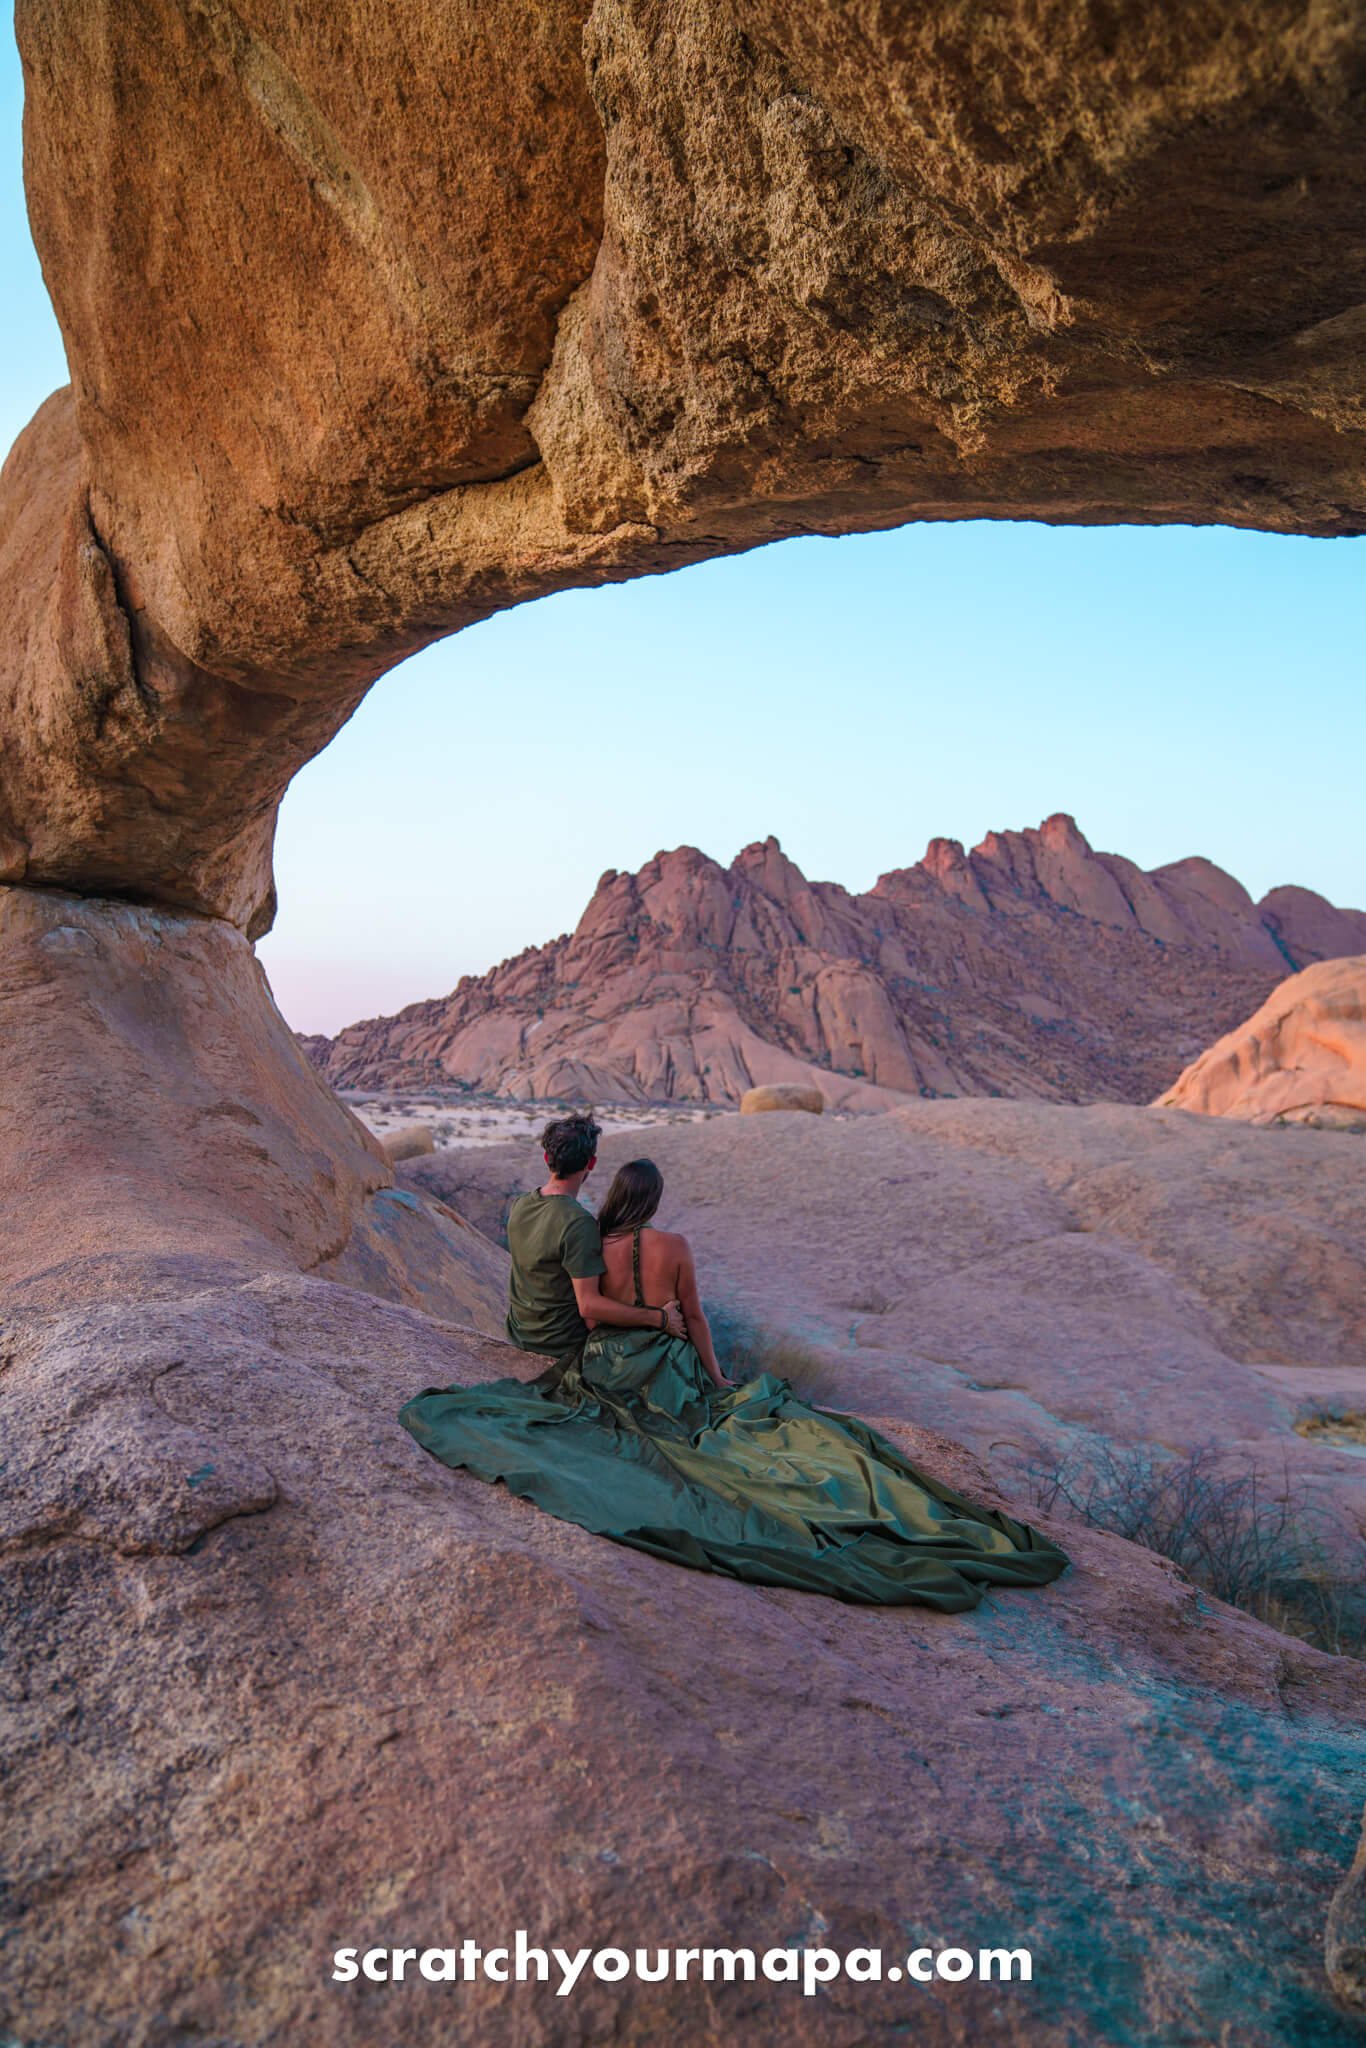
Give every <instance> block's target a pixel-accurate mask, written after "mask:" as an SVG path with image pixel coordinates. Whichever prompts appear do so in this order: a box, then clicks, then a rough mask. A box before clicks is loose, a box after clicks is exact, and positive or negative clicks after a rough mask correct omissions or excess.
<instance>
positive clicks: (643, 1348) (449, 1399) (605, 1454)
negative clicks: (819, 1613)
mask: <svg viewBox="0 0 1366 2048" xmlns="http://www.w3.org/2000/svg"><path fill="white" fill-rule="evenodd" d="M663 1189H664V1180H663V1176H662V1174H661V1173H660V1171H659V1169H658V1167H657V1166H655V1165H654V1164H653V1162H652V1161H650V1160H648V1159H635V1160H632V1161H631V1163H630V1164H629V1165H628V1166H623V1167H622V1169H621V1171H620V1172H619V1173H618V1174H617V1177H616V1179H615V1180H614V1181H613V1183H612V1186H611V1188H610V1189H609V1191H608V1194H607V1199H606V1201H605V1202H604V1203H603V1205H602V1210H601V1213H600V1215H599V1218H598V1226H599V1229H600V1231H601V1235H602V1257H603V1262H604V1263H605V1265H606V1268H607V1270H606V1272H605V1273H604V1274H603V1275H602V1277H601V1280H600V1281H599V1283H598V1284H599V1286H600V1289H601V1292H602V1293H603V1294H604V1295H605V1296H606V1297H607V1298H608V1299H609V1300H611V1301H613V1302H617V1303H629V1304H631V1305H633V1306H635V1307H639V1308H642V1309H644V1308H654V1309H659V1310H663V1309H665V1308H667V1306H668V1304H670V1303H671V1302H673V1301H675V1300H677V1301H678V1302H681V1304H682V1308H683V1314H684V1317H685V1319H686V1322H687V1326H688V1335H687V1336H686V1337H677V1336H673V1335H671V1334H670V1333H669V1331H668V1330H667V1329H660V1328H645V1327H636V1328H623V1327H620V1326H610V1325H608V1324H606V1323H603V1322H597V1323H596V1324H595V1326H594V1327H593V1328H592V1329H591V1330H590V1333H589V1336H588V1339H587V1341H586V1343H585V1344H584V1345H583V1346H582V1349H581V1350H580V1352H579V1353H578V1354H577V1355H575V1356H572V1357H570V1358H568V1359H566V1360H565V1361H563V1362H562V1364H561V1365H560V1367H559V1368H558V1369H557V1371H556V1372H554V1373H547V1374H543V1375H542V1376H541V1377H540V1378H539V1379H538V1380H534V1381H529V1382H528V1381H524V1380H517V1379H504V1380H495V1381H493V1382H492V1383H491V1384H488V1385H484V1386H475V1387H450V1388H447V1389H445V1390H444V1391H442V1390H439V1389H430V1390H429V1391H428V1392H426V1393H424V1394H420V1395H418V1396H417V1398H416V1399H415V1400H412V1401H410V1402H409V1403H408V1404H407V1406H406V1407H405V1408H404V1409H403V1410H402V1413H401V1415H400V1418H399V1419H400V1420H401V1421H402V1423H403V1424H404V1426H405V1428H407V1429H409V1430H410V1431H411V1432H412V1434H413V1436H414V1437H415V1438H416V1439H417V1441H418V1442H419V1443H420V1444H422V1445H423V1446H424V1447H425V1448H426V1449H427V1450H429V1451H430V1452H432V1454H433V1456H435V1457H438V1458H440V1459H441V1460H442V1461H443V1462H444V1463H445V1464H448V1465H457V1466H463V1467H465V1468H466V1469H467V1470H469V1471H471V1472H474V1473H477V1474H478V1476H479V1477H480V1478H481V1479H486V1480H497V1479H501V1480H502V1481H503V1482H504V1484H505V1485H507V1486H508V1487H509V1488H510V1489H511V1490H512V1491H513V1492H514V1493H519V1494H522V1495H523V1496H525V1498H527V1499H528V1500H533V1501H535V1502H536V1503H537V1504H538V1506H540V1507H542V1508H544V1509H546V1510H547V1512H548V1513H550V1514H553V1515H558V1516H559V1517H560V1518H561V1519H562V1520H564V1521H569V1522H577V1523H578V1524H579V1525H580V1527H582V1528H584V1529H590V1530H593V1531H594V1532H595V1533H596V1534H598V1535H601V1536H610V1537H611V1538H612V1539H613V1540H614V1541H616V1542H618V1543H627V1544H630V1545H631V1546H632V1547H633V1548H635V1549H637V1550H646V1551H649V1552H650V1553H651V1554H652V1555H654V1556H656V1557H662V1558H668V1559H670V1560H672V1561H673V1562H674V1563H676V1564H684V1565H691V1566H693V1567H694V1568H696V1569H697V1570H699V1571H712V1572H724V1573H726V1574H728V1575H729V1576H730V1577H732V1578H737V1579H752V1580H755V1581H757V1582H758V1583H760V1584H762V1585H769V1586H793V1587H799V1588H802V1589H804V1590H806V1591H809V1592H815V1593H829V1594H833V1595H834V1596H835V1597H836V1598H837V1599H841V1600H852V1601H863V1602H868V1603H873V1604H880V1605H903V1604H908V1603H918V1604H921V1605H924V1606H928V1607H937V1608H941V1609H943V1610H945V1611H947V1612H956V1611H959V1610H961V1609H963V1608H968V1607H975V1606H976V1604H977V1602H978V1600H979V1599H980V1598H981V1596H982V1592H983V1589H984V1588H985V1587H987V1586H989V1585H997V1586H1041V1585H1045V1584H1047V1582H1048V1581H1049V1580H1051V1579H1055V1578H1057V1577H1058V1575H1059V1573H1060V1572H1063V1571H1065V1570H1066V1568H1067V1563H1068V1560H1067V1558H1066V1557H1065V1556H1064V1554H1063V1552H1062V1551H1061V1550H1059V1549H1057V1548H1056V1546H1055V1545H1053V1544H1051V1543H1049V1542H1048V1541H1047V1540H1046V1539H1045V1538H1044V1537H1042V1536H1040V1535H1039V1534H1038V1533H1037V1531H1035V1530H1033V1529H1031V1528H1029V1527H1027V1526H1026V1525H1025V1524H1024V1523H1022V1522H1016V1521H1013V1520H1012V1519H1011V1518H1010V1517H1009V1516H1007V1515H1004V1514H1001V1513H999V1512H998V1511H997V1510H995V1509H990V1508H978V1507H974V1506H973V1505H972V1504H971V1503H970V1502H969V1501H967V1500H965V1499H963V1498H962V1496H961V1495H959V1494H956V1493H954V1492H952V1491H951V1490H950V1489H949V1488H948V1487H946V1486H943V1485H941V1484H940V1482H939V1481H938V1480H935V1479H931V1478H929V1477H927V1476H926V1475H925V1474H924V1473H922V1472H920V1471H918V1470H917V1468H916V1467H915V1466H914V1465H912V1464H911V1463H910V1462H909V1460H908V1459H906V1458H905V1457H903V1456H902V1454H901V1452H900V1451H898V1450H897V1448H896V1446H895V1445H894V1444H892V1443H890V1442H889V1441H888V1440H887V1438H886V1437H884V1436H881V1435H879V1434H878V1432H877V1431H876V1430H873V1429H870V1428H869V1427H868V1425H867V1424H866V1423H863V1422H860V1421H859V1420H857V1418H856V1417H854V1416H851V1415H837V1414H832V1413H830V1412H829V1411H827V1410H825V1409H820V1408H814V1407H812V1406H810V1405H809V1404H808V1403H807V1402H805V1401H803V1400H801V1399H800V1398H799V1396H798V1395H797V1394H795V1393H794V1392H793V1390H792V1388H791V1386H790V1385H789V1384H788V1382H787V1381H786V1380H785V1379H779V1378H777V1377H775V1375H773V1374H772V1373H761V1374H760V1375H759V1376H758V1378H756V1379H752V1380H749V1381H747V1382H746V1383H745V1384H744V1385H742V1386H735V1385H733V1384H732V1382H731V1381H730V1380H729V1379H728V1378H727V1376H726V1374H725V1373H724V1372H723V1370H722V1368H721V1366H720V1364H719V1362H718V1360H717V1357H716V1351H715V1347H714V1346H713V1344H712V1338H711V1330H710V1328H709V1326H708V1323H707V1318H706V1314H705V1311H704V1310H703V1306H702V1301H701V1297H700V1295H699V1293H698V1287H697V1274H696V1269H695V1267H694V1264H693V1257H692V1253H691V1251H690V1250H689V1247H688V1241H687V1239H686V1238H684V1237H680V1236H679V1235H678V1234H677V1233H676V1232H673V1231H664V1230H657V1229H655V1228H654V1227H653V1222H652V1219H653V1217H654V1215H655V1212H656V1211H657V1209H658V1207H659V1201H660V1197H661V1195H662V1193H663Z"/></svg>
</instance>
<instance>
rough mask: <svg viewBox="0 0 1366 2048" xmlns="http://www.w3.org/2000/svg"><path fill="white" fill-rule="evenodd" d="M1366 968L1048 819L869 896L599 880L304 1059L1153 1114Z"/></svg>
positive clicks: (754, 852) (927, 866)
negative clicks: (1308, 984) (1193, 1072)
mask: <svg viewBox="0 0 1366 2048" xmlns="http://www.w3.org/2000/svg"><path fill="white" fill-rule="evenodd" d="M1361 951H1366V916H1363V914H1362V913H1361V912H1360V911H1355V910H1341V909H1338V908H1337V907H1336V906H1335V905H1333V904H1331V903H1329V902H1328V901H1327V900H1326V899H1325V898H1323V897H1321V896H1318V895H1316V894H1315V893H1314V892H1313V891H1312V890H1307V889H1301V888H1296V887H1294V886H1293V885H1286V886H1284V887H1282V888H1279V889H1276V890H1273V891H1271V892H1270V894H1269V895H1268V896H1267V897H1266V898H1265V899H1264V901H1263V903H1262V904H1260V905H1259V904H1255V903H1254V902H1253V901H1252V898H1251V897H1250V896H1249V894H1248V892H1247V890H1246V889H1244V888H1243V886H1242V884H1241V883H1240V882H1238V881H1236V880H1235V879H1234V878H1233V877H1232V876H1231V875H1228V874H1226V873H1225V872H1224V871H1223V869H1221V868H1219V867H1217V866H1216V865H1215V864H1214V862H1212V861H1210V860H1207V859H1204V858H1203V857H1201V856H1191V857H1189V858H1187V859H1184V860H1178V861H1172V862H1168V863H1167V864H1165V865H1164V866H1161V867H1158V868H1154V869H1152V870H1150V871H1145V870H1144V869H1142V868H1140V867H1138V866H1137V865H1136V863H1134V862H1133V861H1130V860H1127V859H1125V858H1124V856H1123V855H1120V854H1110V853H1102V852H1097V851H1096V849H1095V848H1094V847H1093V846H1092V844H1091V842H1090V841H1089V839H1088V838H1087V837H1086V835H1085V833H1084V832H1083V831H1082V830H1081V828H1080V826H1079V825H1078V824H1077V821H1076V819H1075V818H1074V817H1073V816H1072V815H1071V814H1070V813H1069V812H1066V811H1055V812H1054V813H1052V815H1051V816H1049V817H1047V818H1045V819H1044V820H1043V821H1042V822H1041V823H1040V824H1039V825H1037V826H1030V827H1026V828H1025V829H1023V830H1021V831H1000V832H989V833H987V834H986V835H985V837H984V838H983V839H982V840H981V842H980V843H979V844H978V845H977V846H975V847H974V848H973V849H972V851H971V852H968V851H966V850H965V848H964V846H963V844H962V842H961V841H959V840H956V839H947V838H935V839H931V840H930V842H929V844H928V846H927V848H926V850H925V853H924V855H923V856H922V858H921V859H920V860H919V861H917V862H916V863H914V864H913V865H912V866H910V867H906V868H896V869H892V870H890V871H889V872H888V873H887V874H885V875H883V876H881V877H880V878H879V879H878V881H877V883H876V884H875V885H874V887H873V888H872V889H871V890H870V891H868V892H867V893H866V894H863V895H857V894H853V893H851V892H850V891H849V890H847V889H845V888H842V887H841V886H840V885H838V884H837V883H831V882H811V881H809V880H808V879H807V877H806V876H805V875H804V874H803V873H802V870H801V869H800V868H799V867H798V865H797V864H796V862H795V861H793V860H792V859H791V858H790V857H789V856H788V855H787V854H786V853H784V851H783V849H782V847H781V845H780V843H779V841H778V840H777V838H776V837H774V836H772V835H770V836H769V837H767V838H765V839H757V840H754V841H752V842H751V843H750V844H749V845H748V846H745V847H742V848H741V850H740V852H739V853H737V854H736V856H735V858H734V859H733V860H732V861H731V863H730V865H729V867H724V866H722V865H721V863H720V862H719V861H717V860H715V859H713V858H712V857H711V856H710V855H709V854H706V853H704V852H703V851H702V850H701V849H700V848H698V847H696V846H678V847H673V848H670V849H667V850H661V851H660V852H658V853H656V854H655V855H654V856H653V857H652V858H651V859H650V860H648V861H646V862H645V863H644V865H643V866H642V867H641V868H639V869H638V870H637V871H636V872H635V873H631V872H629V871H621V870H618V869H615V868H608V869H607V870H606V871H605V872H604V873H603V875H602V876H601V877H600V879H599V881H598V885H597V887H596V889H595V890H594V892H593V895H592V897H591V899H590V901H589V903H588V904H587V906H586V908H585V910H584V913H583V916H582V917H581V918H580V920H579V922H578V925H577V926H576V928H575V930H574V932H573V933H572V935H571V936H570V937H568V938H565V939H557V940H554V941H552V942H551V944H549V945H547V946H540V947H531V948H529V949H528V950H527V951H526V952H524V953H522V954H519V955H518V956H517V957H516V958H515V959H513V960H509V961H506V962H504V963H503V964H502V965H501V966H499V967H497V968H495V969H493V970H492V971H491V972H490V973H489V974H486V975H481V976H471V977H467V978H466V979H465V980H464V981H462V982H461V983H460V985H459V987H458V988H456V989H455V990H454V992H453V993H452V994H451V995H450V996H448V997H446V998H444V999H439V1000H434V1001H431V1002H427V1003H420V1004H415V1005H412V1006H411V1007H410V1008H409V1009H408V1010H406V1011H404V1012H402V1013H401V1014H400V1015H399V1016H397V1017H394V1018H387V1019H386V1018H381V1019H377V1020H374V1021H372V1022H370V1023H366V1024H363V1025H354V1026H352V1027H350V1028H349V1029H348V1030H346V1031H343V1032H342V1033H340V1034H339V1036H338V1037H337V1038H336V1039H335V1040H332V1041H330V1042H327V1041H323V1042H314V1043H313V1044H311V1046H310V1055H311V1056H312V1057H314V1058H316V1059H317V1060H318V1061H319V1063H320V1064H322V1065H323V1066H324V1068H325V1070H326V1071H327V1072H328V1074H329V1075H330V1076H331V1077H332V1078H333V1079H334V1080H336V1081H338V1082H340V1083H343V1084H352V1085H358V1086H400V1085H403V1084H405V1083H415V1084H420V1085H424V1086H425V1085H432V1084H434V1083H445V1084H457V1085H461V1086H465V1087H469V1088H475V1089H480V1090H488V1091H490V1092H495V1093H505V1094H509V1095H517V1096H548V1097H552V1098H554V1097H561V1098H562V1097H578V1098H583V1097H588V1098H590V1099H594V1100H598V1101H608V1100H616V1101H631V1100H640V1099H664V1100H670V1099H672V1100H679V1099H681V1100H688V1101H727V1100H733V1099H734V1098H735V1097H736V1096H737V1095H738V1094H739V1093H741V1092H742V1090H743V1089H744V1088H746V1087H748V1086H750V1085H751V1084H752V1083H753V1082H754V1081H756V1080H781V1079H808V1080H809V1079H812V1078H815V1079H816V1080H817V1081H818V1082H819V1084H820V1085H821V1087H822V1088H823V1089H824V1091H825V1092H826V1094H827V1096H829V1097H830V1099H831V1100H833V1101H835V1102H844V1103H850V1104H855V1105H857V1104H869V1103H872V1102H873V1101H879V1102H885V1101H887V1100H888V1099H891V1098H892V1097H893V1096H894V1095H897V1094H903V1095H904V1094H932V1095H933V1094H1008V1095H1034V1096H1043V1097H1046V1098H1048V1099H1053V1100H1085V1099H1092V1098H1096V1097H1100V1098H1106V1099H1119V1100H1132V1101H1148V1100H1151V1098H1152V1097H1153V1096H1154V1095H1155V1094H1157V1093H1158V1092H1159V1091H1160V1090H1161V1089H1162V1088H1163V1087H1165V1086H1167V1085H1168V1084H1169V1083H1170V1082H1171V1081H1172V1080H1173V1079H1174V1078H1175V1076H1176V1074H1177V1073H1178V1072H1179V1071H1180V1069H1181V1067H1182V1066H1183V1065H1184V1064H1185V1062H1186V1061H1187V1060H1188V1059H1189V1058H1190V1057H1191V1056H1192V1055H1193V1053H1194V1052H1196V1051H1198V1050H1199V1049H1200V1047H1202V1046H1204V1045H1205V1044H1207V1043H1208V1042H1209V1041H1210V1039H1211V1038H1212V1037H1215V1036H1217V1035H1218V1034H1219V1033H1220V1032H1221V1031H1223V1030H1226V1029H1228V1028H1229V1027H1230V1026H1231V1025H1232V1024H1234V1023H1235V1022H1237V1021H1238V1019H1240V1018H1241V1017H1243V1016H1246V1015H1247V1014H1248V1012H1249V1010H1250V1009H1252V1008H1255V1007H1256V1005H1257V1004H1258V1003H1260V1002H1261V1001H1262V1000H1263V999H1264V998H1265V996H1266V995H1267V994H1268V993H1269V991H1270V989H1271V988H1272V987H1273V986H1274V984H1275V983H1276V982H1277V981H1279V980H1280V979H1281V978H1282V976H1283V975H1284V974H1285V972H1286V970H1287V966H1290V967H1302V966H1305V965H1308V964H1310V963H1311V962H1312V961H1314V960H1318V959H1323V958H1328V957H1334V956H1336V955H1338V954H1342V953H1349V952H1361Z"/></svg>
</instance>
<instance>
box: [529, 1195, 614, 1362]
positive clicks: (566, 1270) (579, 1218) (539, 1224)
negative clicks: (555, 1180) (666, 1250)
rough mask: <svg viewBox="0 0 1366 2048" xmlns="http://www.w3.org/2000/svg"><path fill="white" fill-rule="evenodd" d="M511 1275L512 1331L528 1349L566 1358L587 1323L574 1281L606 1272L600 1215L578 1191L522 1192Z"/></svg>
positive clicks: (580, 1340) (582, 1333)
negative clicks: (597, 1216) (578, 1198)
mask: <svg viewBox="0 0 1366 2048" xmlns="http://www.w3.org/2000/svg"><path fill="white" fill-rule="evenodd" d="M508 1250H509V1251H510V1252H511V1253H512V1280H511V1284H510V1285H509V1288H508V1315H507V1333H508V1335H509V1337H511V1339H512V1341H513V1343H514V1344H520V1345H521V1347H522V1349H523V1351H548V1352H549V1353H550V1354H551V1356H552V1357H553V1358H562V1357H563V1356H564V1354H565V1353H566V1352H568V1351H577V1349H578V1347H579V1346H580V1344H582V1343H583V1341H584V1339H585V1337H586V1336H587V1335H588V1325H587V1323H585V1321H584V1320H583V1317H582V1316H581V1315H580V1314H579V1308H578V1303H577V1302H576V1301H575V1299H574V1282H575V1281H576V1280H587V1279H589V1278H590V1277H591V1276H592V1275H593V1274H594V1273H605V1272H606V1271H607V1261H606V1260H605V1259H604V1258H603V1256H602V1239H601V1237H600V1236H599V1235H598V1226H597V1222H596V1220H595V1219H594V1218H593V1217H592V1216H590V1215H589V1213H588V1211H587V1210H586V1209H585V1208H584V1207H583V1204H582V1203H581V1202H577V1201H575V1199H574V1197H573V1195H543V1194H542V1193H541V1191H540V1189H539V1188H533V1189H532V1191H531V1193H530V1194H529V1195H519V1196H518V1197H517V1200H516V1201H515V1202H514V1203H513V1205H512V1209H511V1211H510V1213H509V1215H508Z"/></svg>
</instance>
